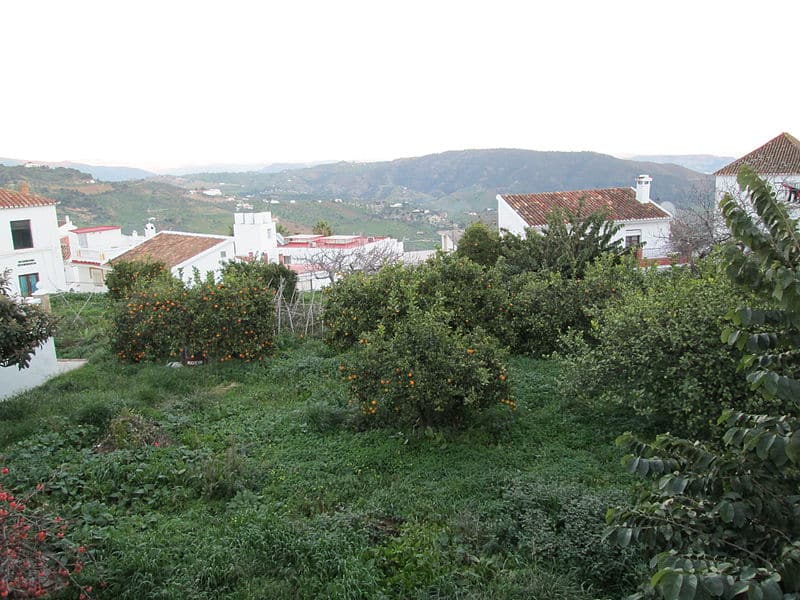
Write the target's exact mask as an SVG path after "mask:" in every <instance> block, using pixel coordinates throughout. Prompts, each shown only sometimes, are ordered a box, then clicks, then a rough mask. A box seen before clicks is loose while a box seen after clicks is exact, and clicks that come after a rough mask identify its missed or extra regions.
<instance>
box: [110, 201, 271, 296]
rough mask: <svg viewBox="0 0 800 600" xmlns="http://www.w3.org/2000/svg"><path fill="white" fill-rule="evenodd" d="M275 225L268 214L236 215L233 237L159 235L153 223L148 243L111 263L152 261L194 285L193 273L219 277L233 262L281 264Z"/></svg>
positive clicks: (148, 232) (140, 243)
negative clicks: (224, 268) (226, 264)
mask: <svg viewBox="0 0 800 600" xmlns="http://www.w3.org/2000/svg"><path fill="white" fill-rule="evenodd" d="M279 239H280V236H279V235H278V233H277V231H276V225H275V221H274V219H273V218H272V215H271V214H270V213H269V212H261V213H241V212H240V213H234V221H233V236H227V235H211V234H201V233H189V232H186V231H160V232H156V231H155V228H154V227H153V225H152V223H148V224H147V226H146V228H145V240H144V241H141V242H139V243H138V244H137V245H136V246H134V247H133V248H131V249H130V250H127V251H123V252H122V253H119V254H117V255H116V256H115V258H114V259H112V260H111V264H112V266H113V264H114V263H116V262H119V261H132V260H152V261H160V262H163V263H164V264H166V265H167V267H169V269H170V271H171V272H172V274H173V275H175V276H176V277H178V276H181V275H182V277H183V280H184V281H186V282H191V280H192V278H193V277H194V271H195V269H197V270H198V271H199V272H200V274H201V275H203V276H205V274H206V273H207V272H209V271H210V272H212V273H215V275H218V274H219V272H220V270H221V268H222V266H223V265H224V264H225V263H226V262H230V261H232V260H237V259H238V260H247V261H252V260H260V261H264V262H272V263H277V262H278V259H279V257H278V251H277V248H278V241H279Z"/></svg>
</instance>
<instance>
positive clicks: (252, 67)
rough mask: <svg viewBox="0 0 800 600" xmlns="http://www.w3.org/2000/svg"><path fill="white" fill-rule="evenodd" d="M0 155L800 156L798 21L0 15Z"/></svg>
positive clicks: (362, 5)
mask: <svg viewBox="0 0 800 600" xmlns="http://www.w3.org/2000/svg"><path fill="white" fill-rule="evenodd" d="M0 15H2V23H3V27H2V33H1V34H0V51H2V57H3V66H2V71H1V73H2V87H1V88H0V89H2V95H0V109H2V110H0V115H2V120H1V121H0V123H2V127H0V156H5V157H13V158H22V159H30V160H47V161H57V160H74V161H82V162H90V163H95V164H125V165H130V166H140V167H145V168H167V167H176V166H181V165H189V164H201V163H211V162H215V163H242V162H246V163H268V162H277V161H281V162H282V161H307V160H326V159H342V160H381V159H392V158H398V157H402V156H418V155H422V154H429V153H433V152H440V151H444V150H456V149H464V148H499V147H514V148H529V149H533V150H594V151H598V152H605V153H609V154H616V155H630V154H679V153H680V154H699V153H710V154H719V155H727V156H740V155H742V154H744V153H746V152H748V151H750V150H752V149H754V148H755V147H757V146H759V145H761V144H763V143H764V142H766V141H767V140H769V139H771V138H773V137H774V136H776V135H778V134H779V133H781V132H782V131H788V132H790V133H793V134H794V135H795V136H797V137H800V72H798V70H799V69H798V67H799V63H800V61H798V56H799V55H800V51H798V45H797V35H796V26H797V23H799V22H800V2H797V1H788V0H782V1H770V0H766V1H765V0H762V1H761V2H758V3H752V2H748V3H740V2H737V1H731V0H729V1H727V2H718V1H708V0H705V1H700V2H698V1H697V0H693V1H691V2H688V1H682V0H671V1H664V0H662V1H653V2H647V1H641V0H636V1H630V2H628V1H613V0H607V1H606V2H599V1H587V2H578V1H572V0H549V1H544V2H537V1H533V0H527V1H524V0H520V1H516V2H506V1H503V0H491V1H489V0H487V1H485V2H469V1H465V0H460V1H456V2H449V1H448V2H444V1H436V0H427V1H420V2H418V1H416V0H403V1H394V0H391V1H390V0H370V1H364V2H356V1H352V0H325V1H318V2H311V1H302V0H292V1H281V2H277V1H276V2H255V1H252V2H239V1H235V0H225V1H222V0H220V1H215V2H197V1H194V2H176V1H167V0H159V1H157V2H150V1H142V0H137V1H135V2H134V1H129V0H114V1H110V0H103V1H98V2H89V1H79V0H75V1H65V0H55V1H42V0H36V1H32V0H31V1H19V2H3V6H2V9H1V10H0Z"/></svg>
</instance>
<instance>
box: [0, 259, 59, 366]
mask: <svg viewBox="0 0 800 600" xmlns="http://www.w3.org/2000/svg"><path fill="white" fill-rule="evenodd" d="M8 277H9V272H8V271H3V272H0V367H9V366H11V365H17V367H19V368H20V369H24V368H26V367H27V366H28V365H29V364H30V362H31V357H32V356H33V355H34V353H35V352H36V349H37V348H38V347H39V346H40V345H41V344H43V343H44V342H45V341H47V339H48V338H49V337H50V336H51V335H53V333H55V330H56V320H55V319H54V318H53V317H51V316H50V315H49V314H47V313H46V312H44V311H43V310H42V309H40V308H39V307H38V306H35V305H32V304H23V303H22V302H21V301H18V299H17V298H12V297H11V295H10V287H9V284H8Z"/></svg>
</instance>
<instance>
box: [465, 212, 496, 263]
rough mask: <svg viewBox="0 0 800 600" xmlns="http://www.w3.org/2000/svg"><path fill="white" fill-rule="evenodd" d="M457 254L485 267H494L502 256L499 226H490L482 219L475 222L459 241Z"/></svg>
mask: <svg viewBox="0 0 800 600" xmlns="http://www.w3.org/2000/svg"><path fill="white" fill-rule="evenodd" d="M456 254H457V255H458V256H463V257H464V258H468V259H470V260H471V261H473V262H475V263H478V264H479V265H482V266H484V267H493V266H494V264H495V263H496V262H497V259H498V258H499V257H500V234H499V233H498V232H497V228H496V227H492V228H489V227H487V226H486V225H485V224H483V223H481V222H480V221H477V222H475V223H473V224H472V225H470V226H469V227H467V229H466V230H465V231H464V235H463V236H461V239H460V240H459V241H458V249H457V250H456Z"/></svg>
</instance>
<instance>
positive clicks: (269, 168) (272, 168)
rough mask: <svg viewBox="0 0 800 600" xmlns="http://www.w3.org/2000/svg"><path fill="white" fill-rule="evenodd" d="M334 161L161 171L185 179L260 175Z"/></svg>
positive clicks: (223, 165) (182, 168)
mask: <svg viewBox="0 0 800 600" xmlns="http://www.w3.org/2000/svg"><path fill="white" fill-rule="evenodd" d="M326 162H327V163H330V162H334V161H312V162H299V163H292V162H284V163H270V164H267V165H264V164H234V163H216V164H213V163H212V164H207V165H189V166H185V167H177V168H175V169H164V170H163V171H161V174H163V175H174V176H177V177H183V176H185V175H192V174H193V173H247V172H251V171H256V172H259V173H280V172H281V171H288V170H290V169H304V168H306V167H313V166H316V165H322V164H326Z"/></svg>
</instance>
